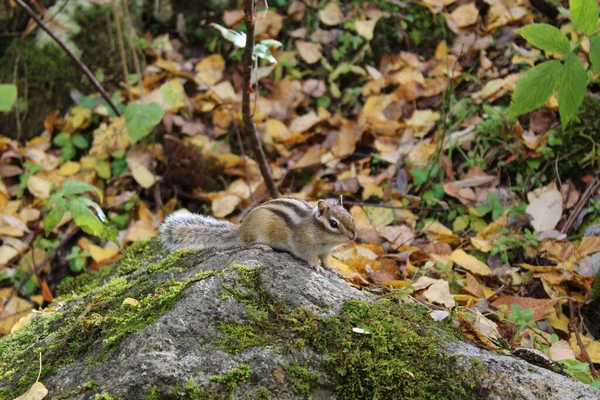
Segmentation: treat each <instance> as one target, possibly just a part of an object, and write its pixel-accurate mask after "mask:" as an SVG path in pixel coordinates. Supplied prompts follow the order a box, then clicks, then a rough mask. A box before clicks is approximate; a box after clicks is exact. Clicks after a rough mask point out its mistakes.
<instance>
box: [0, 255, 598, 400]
mask: <svg viewBox="0 0 600 400" xmlns="http://www.w3.org/2000/svg"><path fill="white" fill-rule="evenodd" d="M62 291H63V292H65V295H64V297H63V301H64V305H63V306H62V308H61V309H60V310H59V311H58V312H57V313H55V314H54V315H52V316H49V317H40V318H38V319H37V320H35V321H34V322H33V323H32V324H30V325H28V326H27V327H26V328H24V329H23V330H22V331H19V332H17V333H16V334H12V335H10V336H8V337H6V338H4V339H2V340H0V387H1V388H2V390H0V398H2V399H11V398H14V397H16V396H18V395H20V394H22V393H23V392H24V391H26V390H27V388H28V387H29V386H31V385H32V384H33V383H34V382H35V379H36V377H37V374H38V368H39V364H38V357H39V352H41V353H42V364H43V370H42V375H41V378H40V381H41V382H42V383H43V384H44V385H45V386H46V387H47V388H48V390H49V392H50V395H51V396H52V397H57V396H58V397H59V398H73V399H87V398H94V397H95V396H96V395H97V394H102V395H103V397H100V398H112V397H110V396H116V397H121V398H124V399H142V398H156V399H158V398H190V399H210V398H216V399H220V398H229V397H231V398H235V399H247V398H252V399H267V398H271V399H296V398H314V399H335V398H339V399H361V398H368V399H372V398H380V399H392V398H398V399H406V398H411V399H434V398H437V399H450V398H451V399H461V398H465V399H468V398H472V399H561V400H562V399H584V398H585V399H592V398H600V391H597V390H595V389H593V388H591V387H590V386H586V385H584V384H581V383H579V382H577V381H574V380H572V379H570V378H567V377H565V376H562V375H559V374H556V373H554V372H551V371H548V370H545V369H543V368H540V367H537V366H534V365H531V364H528V363H526V362H525V361H523V360H519V359H516V358H513V357H509V356H503V355H497V354H494V353H491V352H489V351H487V350H483V349H479V348H477V347H475V346H472V345H470V344H467V343H463V342H460V341H459V340H458V339H457V337H458V335H457V334H456V333H455V332H454V328H453V324H452V323H451V322H449V321H444V322H437V323H436V322H433V321H431V320H430V319H429V317H428V316H427V314H426V312H425V310H421V309H420V308H419V307H417V306H415V305H411V304H404V303H402V302H400V301H399V300H398V297H396V296H393V297H383V298H381V297H380V298H373V297H372V296H369V295H367V294H364V293H362V292H360V291H358V290H357V289H355V288H353V287H352V286H349V285H348V284H347V283H345V282H344V281H342V280H341V279H339V278H337V277H335V276H333V275H323V274H319V273H316V272H315V271H314V270H312V269H311V268H309V267H308V266H305V265H302V264H301V263H299V262H298V261H297V260H296V259H294V258H293V257H292V256H290V255H288V254H286V253H275V252H264V251H259V250H255V249H250V250H248V249H239V248H238V249H232V250H231V251H227V252H221V253H214V252H209V251H205V252H198V253H188V252H186V251H180V252H176V253H173V254H170V255H168V256H166V255H165V254H164V253H163V252H162V251H159V250H158V248H157V245H156V244H147V245H137V246H135V248H133V249H132V250H131V251H129V252H128V253H127V254H126V256H125V258H124V259H123V261H122V262H121V263H120V264H118V265H116V266H112V267H110V268H107V269H106V270H105V271H104V272H102V273H101V274H96V275H94V276H87V275H84V276H82V277H80V278H78V279H77V280H74V281H72V282H68V283H66V284H65V285H64V286H63V288H62Z"/></svg>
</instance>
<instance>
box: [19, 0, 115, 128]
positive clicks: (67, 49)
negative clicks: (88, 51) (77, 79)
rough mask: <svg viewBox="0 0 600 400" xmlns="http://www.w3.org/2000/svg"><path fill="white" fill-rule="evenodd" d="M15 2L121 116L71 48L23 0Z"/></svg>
mask: <svg viewBox="0 0 600 400" xmlns="http://www.w3.org/2000/svg"><path fill="white" fill-rule="evenodd" d="M15 2H16V3H17V4H18V5H19V6H20V7H21V8H23V9H24V10H25V12H26V13H27V14H29V16H30V17H31V18H33V20H34V21H35V22H36V23H37V24H38V26H39V27H40V28H42V29H43V30H44V32H46V33H47V34H48V35H49V36H50V37H51V38H52V39H53V40H54V41H55V42H56V43H58V45H59V46H60V47H61V48H62V49H63V50H64V51H65V52H66V53H67V55H68V56H69V57H71V60H73V62H74V63H75V64H77V66H78V67H79V69H80V70H81V71H82V72H83V73H84V74H85V76H87V78H88V79H89V80H90V82H91V83H92V85H94V87H95V88H96V90H98V91H99V92H100V95H101V96H102V97H103V98H104V100H105V101H106V102H107V103H108V105H109V106H110V108H112V110H113V111H114V112H115V114H117V115H118V116H121V112H120V111H119V109H118V108H117V106H116V105H115V103H113V101H112V100H111V98H110V96H109V95H108V93H106V90H104V88H103V87H102V85H101V84H100V82H98V80H97V79H96V77H95V76H94V74H93V73H92V71H90V69H89V68H88V67H87V66H86V65H85V64H84V63H82V62H81V60H80V59H79V58H77V56H76V55H75V54H73V52H72V51H71V49H69V48H68V47H67V45H65V44H64V43H63V41H62V40H60V39H59V38H58V36H56V35H55V34H54V33H53V32H52V31H51V30H50V29H49V28H48V27H47V26H46V24H44V23H43V22H42V20H41V19H40V18H39V17H38V16H37V15H36V13H35V12H34V11H33V10H32V9H31V8H30V7H29V6H28V5H27V4H26V3H25V2H24V1H23V0H15Z"/></svg>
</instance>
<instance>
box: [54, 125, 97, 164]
mask: <svg viewBox="0 0 600 400" xmlns="http://www.w3.org/2000/svg"><path fill="white" fill-rule="evenodd" d="M54 144H55V145H57V146H58V147H60V148H61V154H62V157H61V158H62V159H61V161H69V160H72V159H73V158H75V156H76V155H77V149H80V150H85V149H87V148H88V147H90V143H89V142H88V140H87V139H86V138H85V137H84V136H83V135H81V134H79V133H76V134H73V135H71V134H69V133H66V132H61V133H59V134H58V135H56V136H55V137H54Z"/></svg>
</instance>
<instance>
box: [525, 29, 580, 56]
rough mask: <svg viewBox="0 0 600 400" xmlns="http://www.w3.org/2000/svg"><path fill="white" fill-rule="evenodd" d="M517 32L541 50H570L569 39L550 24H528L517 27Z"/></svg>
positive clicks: (562, 51) (566, 51)
mask: <svg viewBox="0 0 600 400" xmlns="http://www.w3.org/2000/svg"><path fill="white" fill-rule="evenodd" d="M517 33H518V34H519V35H521V36H523V37H524V38H525V39H527V41H528V42H529V43H531V44H532V45H534V46H535V47H538V48H540V49H541V50H544V51H557V52H559V53H568V52H569V51H571V44H570V43H569V39H568V38H567V37H566V36H565V35H564V34H563V33H562V32H561V31H559V30H558V29H557V28H555V27H553V26H552V25H548V24H530V25H526V26H524V27H522V28H519V29H517Z"/></svg>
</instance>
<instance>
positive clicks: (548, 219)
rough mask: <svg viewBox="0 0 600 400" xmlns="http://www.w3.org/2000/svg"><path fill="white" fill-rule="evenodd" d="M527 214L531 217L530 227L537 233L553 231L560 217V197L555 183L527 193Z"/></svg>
mask: <svg viewBox="0 0 600 400" xmlns="http://www.w3.org/2000/svg"><path fill="white" fill-rule="evenodd" d="M527 200H528V201H529V205H528V206H527V210H526V211H527V214H529V215H530V216H531V218H532V219H531V226H533V229H535V230H536V231H537V232H545V231H549V230H551V229H554V228H555V227H556V225H557V224H558V221H560V218H561V217H562V211H563V207H562V202H563V200H562V196H561V194H560V192H559V191H558V189H557V188H556V183H555V182H552V183H551V184H549V185H547V186H544V187H542V188H539V189H536V190H534V191H532V192H529V193H527Z"/></svg>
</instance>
